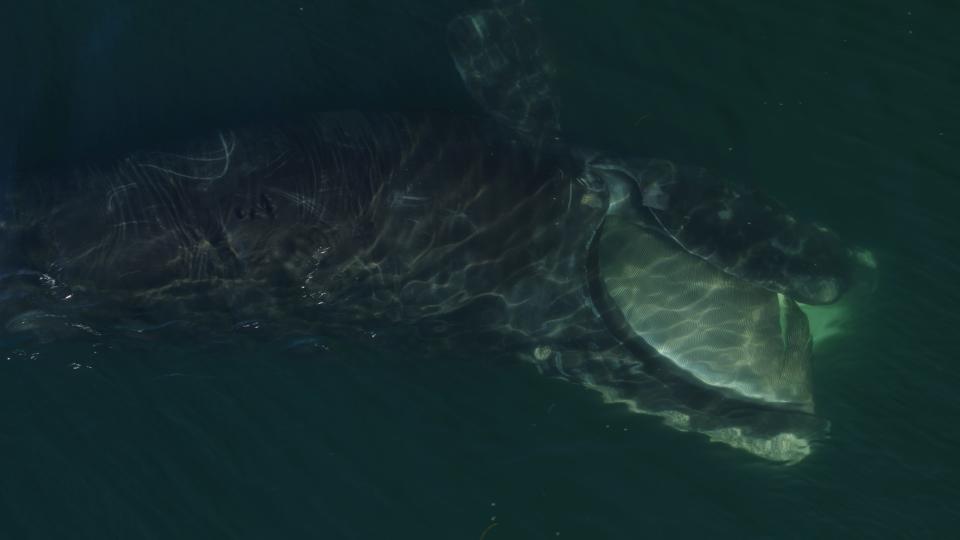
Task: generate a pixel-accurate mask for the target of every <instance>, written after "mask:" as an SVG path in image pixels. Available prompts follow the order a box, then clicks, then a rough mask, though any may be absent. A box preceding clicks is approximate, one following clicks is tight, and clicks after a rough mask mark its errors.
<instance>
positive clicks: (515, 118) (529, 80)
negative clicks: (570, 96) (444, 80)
mask: <svg viewBox="0 0 960 540" xmlns="http://www.w3.org/2000/svg"><path fill="white" fill-rule="evenodd" d="M447 34H448V42H449V47H450V54H451V56H452V57H453V60H454V63H455V64H456V67H457V70H458V71H459V72H460V77H461V78H462V79H463V82H464V85H465V86H466V88H467V91H468V92H469V93H470V95H471V96H472V97H473V98H474V99H475V100H476V101H477V102H478V103H479V104H480V105H481V106H482V107H483V108H484V110H485V111H486V112H487V113H489V114H490V115H491V116H493V117H494V118H495V119H496V120H498V121H499V122H501V123H502V124H504V125H506V126H508V127H511V128H513V129H514V130H516V131H518V132H520V133H522V134H524V135H527V136H535V137H538V138H539V137H545V136H555V135H556V134H557V133H558V132H559V131H560V121H559V116H558V110H557V102H556V99H555V98H554V96H553V92H552V89H551V83H550V80H551V78H552V76H553V71H554V70H553V67H552V65H551V64H550V62H549V61H548V58H547V56H546V52H545V50H544V44H543V39H542V34H541V31H540V24H539V20H538V18H537V17H536V15H535V14H534V13H533V11H532V10H531V9H530V8H529V7H527V6H525V5H523V3H520V4H516V5H511V6H498V7H496V8H493V9H486V10H482V11H477V12H473V13H468V14H465V15H461V16H459V17H457V18H456V19H454V20H453V21H451V22H450V25H449V26H448V30H447Z"/></svg>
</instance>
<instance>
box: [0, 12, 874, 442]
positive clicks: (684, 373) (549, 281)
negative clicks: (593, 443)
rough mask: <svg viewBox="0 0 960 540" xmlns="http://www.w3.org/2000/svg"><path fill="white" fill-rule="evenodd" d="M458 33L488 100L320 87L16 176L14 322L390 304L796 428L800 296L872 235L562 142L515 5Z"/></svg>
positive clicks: (351, 323) (629, 386)
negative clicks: (450, 100) (349, 107)
mask: <svg viewBox="0 0 960 540" xmlns="http://www.w3.org/2000/svg"><path fill="white" fill-rule="evenodd" d="M450 36H451V37H450V41H451V51H452V54H453V57H454V60H455V62H456V65H457V68H458V69H459V71H460V73H461V75H462V77H463V80H464V82H465V84H466V87H467V89H468V90H469V91H470V93H471V94H472V95H473V96H474V97H475V98H476V99H477V101H478V102H479V103H480V104H481V105H482V106H483V108H484V109H485V110H486V111H487V114H486V115H484V116H475V115H462V114H451V113H445V112H437V111H432V112H430V111H428V112H406V113H396V114H367V113H361V112H336V113H321V114H315V115H311V116H310V117H309V118H306V119H303V120H302V121H299V122H290V123H284V124H281V125H276V126H266V127H256V128H242V129H231V130H223V131H220V132H218V133H216V134H213V135H211V136H209V137H205V138H198V139H195V140H192V141H187V142H185V143H181V144H175V145H171V146H170V147H168V148H164V149H162V150H153V151H145V152H138V153H135V154H133V155H131V156H128V157H126V158H124V159H121V160H119V161H118V162H116V163H114V164H111V165H109V166H106V167H97V166H87V167H81V168H76V169H72V170H69V171H55V172H47V173H42V174H24V175H22V176H20V177H18V178H16V179H15V183H14V186H13V188H12V189H11V190H10V191H9V192H8V193H6V194H5V198H6V203H5V205H3V206H4V207H5V208H8V209H10V210H9V211H8V212H7V215H6V216H5V217H4V219H3V221H2V225H0V227H2V233H3V237H4V240H3V268H4V269H5V271H4V273H3V275H2V280H3V286H4V290H5V293H4V296H5V298H4V301H3V302H2V303H0V310H2V311H3V314H4V315H5V320H6V321H7V322H6V329H7V331H8V332H10V333H17V332H24V331H29V332H39V333H45V334H46V335H50V334H51V333H53V334H57V333H69V332H75V333H92V334H97V335H108V336H109V335H112V334H117V333H121V334H122V333H130V332H142V331H143V329H144V328H145V327H147V326H149V325H161V324H165V323H166V322H168V321H184V324H185V326H187V327H189V330H190V331H192V332H195V333H199V334H206V335H230V334H231V333H233V332H236V331H237V328H238V327H242V326H243V325H246V324H249V323H251V321H255V322H256V324H262V325H264V326H269V327H272V329H273V331H274V332H275V333H277V334H281V335H285V336H290V337H291V338H293V337H297V336H310V335H314V334H316V333H318V332H345V333H349V332H350V331H352V330H354V329H357V328H362V329H365V330H368V331H369V330H371V329H372V330H374V331H376V330H380V329H383V330H387V331H390V330H392V331H393V334H396V333H397V332H396V331H397V330H398V329H399V330H400V332H399V333H401V334H403V336H400V337H396V336H395V339H398V340H400V339H402V340H406V341H408V342H415V343H417V344H419V346H422V347H429V348H441V349H442V348H461V349H462V348H464V347H469V348H472V349H474V350H477V351H486V352H488V353H496V354H509V355H514V356H518V357H520V358H522V359H524V360H526V361H529V362H531V363H532V364H533V365H535V366H536V367H537V368H538V369H539V370H540V371H542V372H543V373H545V374H547V375H550V376H555V377H560V378H563V379H566V380H569V381H572V382H575V383H578V384H581V385H584V386H586V387H588V388H592V389H595V390H598V391H599V392H601V393H602V394H603V396H604V397H605V398H606V399H607V400H609V401H614V402H622V403H626V404H627V405H628V406H629V407H631V408H632V409H633V410H635V411H638V412H642V413H646V414H654V415H658V416H660V417H662V418H664V419H665V421H666V422H667V423H668V424H669V425H671V426H673V427H675V428H678V429H682V430H688V431H695V432H700V433H703V434H706V435H707V436H709V437H710V438H711V439H714V440H718V441H722V442H725V443H727V444H729V445H732V446H735V447H738V448H743V449H745V450H747V451H749V452H752V453H754V454H756V455H759V456H762V457H764V458H768V459H772V460H778V461H796V460H799V459H802V458H803V457H804V456H806V455H807V454H809V452H810V448H811V444H812V443H813V442H814V441H817V440H819V439H822V438H823V437H824V436H825V435H826V432H827V429H828V425H829V424H828V422H827V420H825V419H824V418H822V417H820V416H818V415H816V414H815V410H814V403H813V397H812V393H811V355H812V336H811V332H810V328H809V323H808V321H807V318H806V316H805V315H804V313H803V311H802V309H801V305H802V304H811V305H826V304H832V303H836V302H838V301H840V300H841V298H842V297H843V296H844V295H845V294H846V293H847V292H848V291H849V290H851V289H852V288H854V287H855V286H857V284H858V283H859V282H861V281H863V280H864V276H866V275H869V274H870V272H871V271H872V270H873V266H874V264H873V262H872V260H871V259H870V257H869V254H868V253H867V252H866V251H864V250H860V249H857V248H854V247H851V246H848V245H847V244H846V243H845V242H844V241H842V239H841V238H840V237H839V236H838V235H836V234H835V233H834V232H832V231H831V230H829V229H827V228H825V227H822V226H819V225H816V224H812V223H807V222H804V221H803V220H800V219H797V218H796V217H794V216H792V215H791V214H790V212H788V211H787V210H786V209H785V208H784V207H783V206H782V205H781V204H779V203H778V202H776V201H774V200H773V199H772V198H770V197H767V196H765V195H764V194H763V193H762V192H760V191H757V190H754V189H749V188H745V187H743V186H739V185H736V184H733V183H731V182H728V181H725V180H723V179H720V178H717V177H714V176H713V175H711V174H709V173H708V172H707V171H706V170H704V169H702V168H699V167H688V166H682V165H678V164H675V163H673V162H670V161H666V160H658V159H640V158H632V157H623V156H618V155H612V154H610V153H607V152H603V151H598V150H595V149H589V148H581V147H577V146H574V145H570V144H568V143H566V142H565V141H564V140H563V137H562V135H561V133H560V130H559V120H558V118H559V117H558V114H557V110H558V107H557V103H556V101H555V99H554V97H553V94H552V92H551V91H550V84H549V81H550V69H549V64H548V63H547V62H546V61H545V60H544V57H543V54H542V51H541V46H542V45H541V43H540V41H539V39H538V37H537V24H536V20H535V17H533V16H532V15H531V13H530V12H529V10H528V9H526V8H525V7H523V6H513V7H509V6H507V7H500V8H497V9H491V10H486V11H481V12H477V13H473V14H468V15H465V16H463V17H460V18H458V19H457V20H455V21H454V22H453V23H452V24H451V26H450ZM131 321H136V324H138V325H139V326H136V327H135V326H134V323H132V322H131Z"/></svg>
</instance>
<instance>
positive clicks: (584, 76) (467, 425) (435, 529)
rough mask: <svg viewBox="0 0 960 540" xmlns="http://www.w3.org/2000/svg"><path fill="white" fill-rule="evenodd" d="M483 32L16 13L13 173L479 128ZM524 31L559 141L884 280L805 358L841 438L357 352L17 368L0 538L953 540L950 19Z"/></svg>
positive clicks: (11, 9)
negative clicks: (231, 138)
mask: <svg viewBox="0 0 960 540" xmlns="http://www.w3.org/2000/svg"><path fill="white" fill-rule="evenodd" d="M469 5H473V6H478V5H483V2H463V1H457V2H450V1H444V2H439V1H433V2H427V1H426V0H423V1H420V2H415V1H413V0H400V1H393V2H373V1H372V0H350V1H347V0H339V1H335V2H332V1H331V2H306V1H304V2H291V1H273V2H265V1H264V2H253V1H246V2H225V1H220V0H216V1H213V0H209V1H206V2H202V3H200V2H187V1H185V0H176V1H170V0H165V1H163V2H161V1H156V2H148V1H146V0H136V1H128V2H119V1H117V2H111V1H107V0H98V1H97V2H88V3H86V4H85V5H83V6H78V5H74V4H72V3H67V2H58V1H52V0H47V1H36V2H30V3H22V4H16V5H9V4H8V5H5V6H4V7H2V8H0V46H2V49H0V76H2V80H3V83H2V85H0V100H2V101H0V120H2V122H0V124H2V126H3V127H2V131H0V136H2V137H3V141H2V142H3V144H0V158H3V160H2V161H0V165H3V166H5V167H7V168H9V167H10V166H11V163H13V162H14V161H16V163H17V166H20V167H30V166H43V165H48V164H54V163H58V162H69V161H75V160H77V159H80V158H84V157H87V156H90V155H100V154H102V155H106V154H110V153H113V152H120V151H124V150H129V149H132V148H136V147H137V146H139V145H143V144H148V143H150V142H152V141H157V140H164V139H167V138H171V137H175V136H177V134H183V133H188V134H189V133H194V132H197V131H199V130H202V129H207V128H210V127H215V126H219V125H228V124H236V123H243V122H246V121H255V120H260V119H265V118H274V117H281V116H286V115H292V114H295V113H296V112H297V111H303V110H315V109H341V108H360V109H377V110H393V109H409V108H424V107H428V108H451V109H468V108H469V107H471V104H470V103H469V101H468V100H467V97H466V96H465V95H464V93H463V91H462V89H461V87H460V83H459V81H458V80H457V77H456V73H455V71H454V70H453V69H452V67H451V65H450V62H449V59H448V58H447V56H446V52H445V48H444V36H443V27H444V24H445V22H446V21H447V20H448V19H449V18H450V17H452V16H454V15H455V14H457V13H460V12H461V11H463V10H464V9H466V8H467V7H468V6H469ZM540 5H541V6H543V8H544V23H545V27H546V33H547V35H548V36H549V37H550V39H551V42H552V50H553V54H554V57H555V62H556V63H557V68H558V81H559V82H558V93H559V95H560V97H561V99H562V102H563V122H564V128H565V131H566V133H567V134H568V136H569V137H571V138H574V139H576V140H580V141H588V142H591V143H593V144H595V145H597V146H605V147H611V148H617V149H628V150H633V151H634V152H636V153H640V154H643V155H651V156H659V157H667V158H672V159H676V160H678V161H683V162H692V163H698V164H703V165H705V166H708V167H710V168H711V169H714V170H717V171H720V172H722V173H725V174H728V175H730V176H733V177H736V178H740V179H742V180H743V181H745V182H748V183H752V184H756V185H760V186H762V187H763V188H764V189H766V190H768V191H770V192H771V193H773V194H774V195H775V196H777V197H778V198H779V199H781V200H782V201H783V202H784V203H786V204H787V205H788V206H790V207H791V208H794V209H796V211H797V213H798V214H800V215H802V216H804V217H806V218H810V219H817V220H821V221H823V222H825V223H828V224H830V225H831V226H832V227H833V228H834V229H836V230H837V231H839V232H840V233H841V234H842V235H844V236H845V237H848V238H850V239H851V240H852V241H854V242H855V243H859V244H861V245H864V246H867V247H869V248H870V249H871V250H872V251H873V252H874V254H875V256H876V258H877V261H878V265H879V267H880V270H881V272H880V282H879V284H878V288H877V291H876V293H875V294H874V296H873V297H872V298H871V299H870V302H869V308H868V309H865V310H862V311H860V312H858V313H856V314H855V315H854V316H853V318H852V319H851V320H850V321H849V322H848V334H847V335H845V336H843V337H842V338H838V339H834V340H832V341H829V342H825V343H824V344H823V345H822V346H821V347H818V349H817V356H816V361H815V373H814V381H815V397H816V402H817V406H818V411H819V412H820V413H821V414H822V415H823V416H825V417H827V418H829V419H830V420H831V421H832V424H833V427H832V436H831V438H830V439H829V440H828V441H826V442H825V443H823V444H821V445H820V446H818V447H817V448H816V450H815V452H814V453H813V455H811V456H810V457H809V458H808V459H806V460H805V461H803V462H801V463H799V464H797V465H794V466H790V467H785V466H781V465H773V464H770V463H767V462H763V461H759V460H757V459H756V458H753V457H751V456H749V455H747V454H745V453H743V452H739V451H737V450H733V449H731V448H728V447H725V446H721V445H717V444H710V443H708V442H707V441H706V440H705V438H704V437H702V436H698V435H693V434H684V433H679V432H676V431H673V430H671V429H668V428H665V427H663V426H662V425H661V424H660V422H659V421H658V420H656V419H652V418H647V417H642V416H637V415H633V414H630V413H628V412H627V411H626V410H625V409H623V408H621V407H617V406H611V405H605V404H603V403H602V402H601V400H600V398H599V397H598V396H597V395H594V394H592V393H590V392H588V391H585V390H583V389H581V388H579V387H576V386H573V385H568V384H565V383H562V382H559V381H553V380H549V379H545V378H542V377H539V376H538V375H537V374H536V373H534V372H533V370H532V369H530V368H527V367H525V366H520V365H515V364H512V363H510V362H507V361H504V360H501V359H496V358H487V357H476V356H471V355H470V354H469V353H467V352H464V353H463V354H462V355H460V356H456V357H453V356H447V357H428V356H424V355H422V354H418V353H417V352H416V351H408V352H391V353H389V354H388V353H385V352H384V351H382V350H379V349H377V341H376V340H375V339H374V340H371V342H370V343H369V344H367V345H363V346H361V345H358V344H353V343H343V342H330V343H328V344H327V346H328V348H329V350H326V351H321V350H314V351H298V352H291V351H289V350H287V349H286V348H285V347H283V346H282V345H278V344H275V343H270V342H266V343H263V345H262V346H259V347H256V348H252V349H251V348H249V347H246V346H244V347H240V346H237V347H227V346H219V347H213V346H208V345H204V344H190V343H148V344H142V343H141V344H138V345H131V344H122V343H95V342H84V343H51V344H47V345H33V346H30V347H28V348H26V349H23V348H16V347H14V346H13V345H8V344H4V345H3V348H2V349H0V351H2V353H3V356H2V357H0V463H2V465H0V472H2V476H0V538H11V539H21V538H23V539H26V538H73V539H79V538H96V539H102V538H123V539H129V538H158V539H167V538H242V539H255V538H256V539H259V538H297V539H299V538H324V539H326V538H330V539H338V538H371V539H373V538H377V539H379V538H403V539H406V538H430V539H433V538H437V539H461V538H463V539H472V538H474V539H475V538H481V537H485V538H486V540H498V539H537V538H556V537H558V535H559V538H583V539H606V538H611V539H620V538H668V537H669V538H677V537H695V536H697V537H700V536H702V537H733V538H754V537H755V538H770V537H785V538H811V537H843V538H850V537H854V538H952V537H956V535H957V533H958V531H960V519H958V517H960V497H958V495H960V484H958V482H960V474H958V466H960V420H958V418H960V393H958V390H957V388H958V383H960V363H958V362H957V354H956V352H955V345H954V342H955V335H956V328H958V327H960V315H958V313H957V309H956V306H957V303H958V301H960V285H958V279H957V276H958V275H960V274H958V273H960V241H958V238H960V234H958V232H960V227H958V218H957V217H956V216H957V212H956V207H957V206H958V201H960V184H958V182H960V153H958V152H957V149H958V148H960V129H958V125H960V123H958V121H960V99H958V96H960V69H958V67H960V62H958V59H960V53H958V51H960V34H958V33H957V32H956V30H955V27H956V23H957V22H958V21H960V5H957V4H955V3H954V2H946V1H944V2H936V1H933V0H927V1H923V2H912V3H900V2H890V1H882V0H876V1H870V2H867V1H852V0H851V1H843V2H838V1H830V2H828V1H818V2H784V3H773V2H759V1H749V2H748V1H732V0H729V1H720V0H717V1H712V2H694V1H679V0H677V1H663V0H661V1H649V2H624V1H589V2H588V1H573V0H562V1H561V0H557V1H553V2H540ZM301 7H302V8H303V9H302V10H301V9H300V8H301ZM0 172H3V171H2V170H0ZM491 527H492V528H491ZM484 535H485V536H484Z"/></svg>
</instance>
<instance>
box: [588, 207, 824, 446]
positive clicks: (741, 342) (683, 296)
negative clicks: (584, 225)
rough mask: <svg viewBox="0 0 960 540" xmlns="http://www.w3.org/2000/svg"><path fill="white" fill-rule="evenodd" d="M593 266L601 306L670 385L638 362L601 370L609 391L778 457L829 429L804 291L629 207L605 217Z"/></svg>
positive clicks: (690, 427)
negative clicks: (777, 286) (741, 270)
mask: <svg viewBox="0 0 960 540" xmlns="http://www.w3.org/2000/svg"><path fill="white" fill-rule="evenodd" d="M591 265H592V267H593V271H592V276H593V277H592V281H593V290H592V294H593V296H594V303H595V305H596V307H597V309H598V311H599V312H600V313H601V314H602V315H603V317H604V320H605V322H606V323H607V325H608V328H610V330H611V331H612V332H613V333H614V334H615V335H616V336H617V337H618V338H619V339H620V341H621V342H623V343H624V344H625V346H626V348H627V349H628V350H629V351H630V352H631V354H632V356H633V358H634V360H635V362H636V363H638V364H641V365H642V368H643V371H644V373H645V376H649V377H650V379H652V380H653V381H655V383H654V386H656V387H659V388H662V389H663V390H662V391H659V392H653V393H651V392H650V390H649V387H650V383H649V382H637V381H638V380H639V379H638V378H637V376H636V373H635V372H634V373H631V374H629V375H627V374H626V373H623V374H619V375H614V376H612V377H611V378H610V380H604V379H599V378H598V379H595V380H593V381H592V383H593V384H591V385H589V386H592V387H593V388H594V389H595V390H598V391H600V392H601V393H602V394H603V395H604V396H605V398H606V399H607V400H608V401H611V402H620V403H625V404H627V406H628V407H630V408H631V409H632V410H634V411H635V412H640V413H645V414H653V415H657V416H660V417H661V418H663V419H664V421H665V422H666V423H667V424H668V425H669V426H671V427H674V428H676V429H680V430H685V431H695V432H699V433H702V434H704V435H706V436H707V437H709V438H710V440H713V441H717V442H722V443H724V444H726V445H728V446H732V447H735V448H740V449H743V450H746V451H747V452H750V453H752V454H754V455H757V456H760V457H762V458H765V459H769V460H773V461H778V462H788V463H794V462H797V461H800V460H802V459H803V458H805V457H806V456H807V455H809V453H810V452H811V447H812V445H813V444H814V443H815V442H816V441H818V440H821V439H823V438H825V437H826V436H827V432H828V431H829V423H828V422H827V421H826V420H824V419H822V418H819V417H817V416H816V415H815V414H814V401H813V395H812V392H811V376H810V375H811V373H810V366H811V357H812V352H813V338H814V336H813V334H812V332H811V327H810V324H809V322H808V319H807V316H806V315H805V314H804V312H803V310H802V309H801V307H800V306H799V305H798V304H797V303H796V302H794V301H793V300H791V299H790V298H788V297H786V296H784V295H783V294H780V293H777V292H773V291H770V290H768V289H765V288H762V287H760V286H757V285H755V284H752V283H749V282H747V281H745V280H741V279H738V278H737V277H735V276H731V275H729V274H727V273H725V272H723V271H722V270H720V269H718V268H717V267H715V266H713V265H711V264H709V263H708V262H707V261H704V260H703V259H702V258H700V257H697V256H695V255H692V254H690V253H688V252H686V251H684V250H682V249H678V248H677V246H676V244H675V243H673V242H672V241H671V239H669V238H665V237H664V236H662V235H660V234H657V233H656V232H654V231H651V230H650V229H649V228H645V227H643V226H641V225H638V224H636V223H635V222H634V221H633V220H631V219H630V218H629V217H626V216H622V215H616V214H613V215H608V216H607V218H606V219H605V221H604V223H603V225H602V227H601V229H600V230H599V231H598V233H597V235H596V236H595V238H594V243H593V246H592V262H591ZM640 379H642V377H641V378H640ZM634 386H636V388H634Z"/></svg>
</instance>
